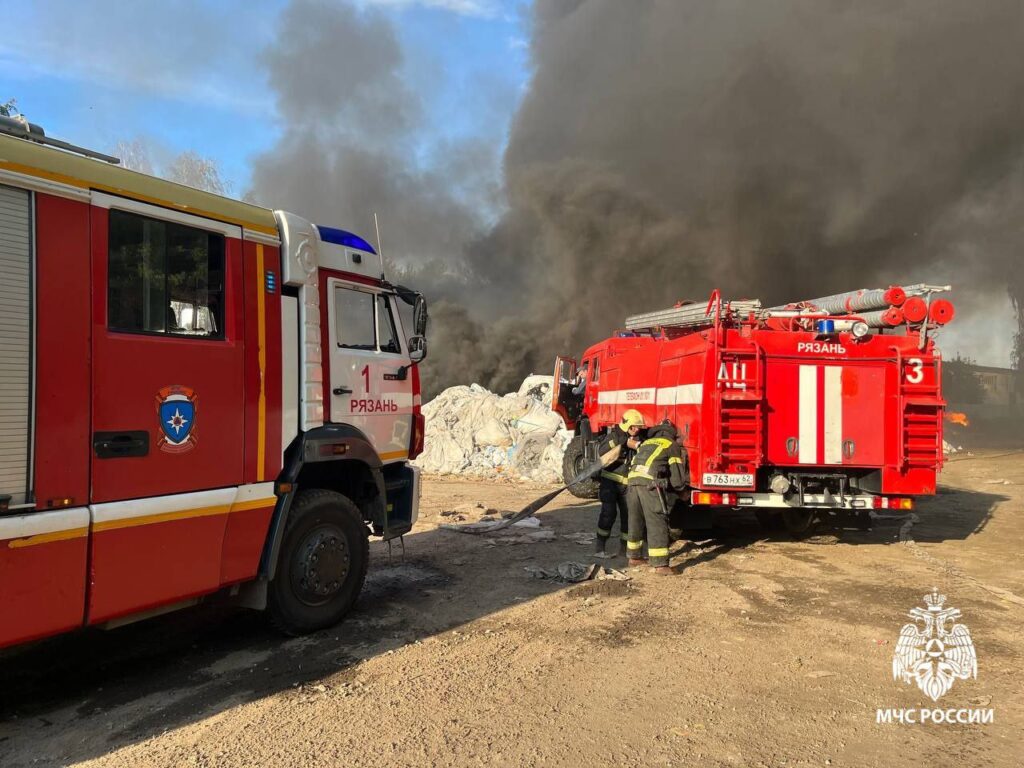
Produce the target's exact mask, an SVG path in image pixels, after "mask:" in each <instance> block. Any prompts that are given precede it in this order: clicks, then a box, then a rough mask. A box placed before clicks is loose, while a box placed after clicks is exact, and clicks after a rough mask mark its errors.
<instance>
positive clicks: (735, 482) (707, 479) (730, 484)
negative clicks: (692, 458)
mask: <svg viewBox="0 0 1024 768" xmlns="http://www.w3.org/2000/svg"><path fill="white" fill-rule="evenodd" d="M753 484H754V476H753V475H752V474H750V473H745V474H744V473H729V472H705V473H704V482H703V485H717V486H724V487H726V488H736V487H740V486H743V487H747V486H751V485H753Z"/></svg>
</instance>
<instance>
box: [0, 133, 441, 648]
mask: <svg viewBox="0 0 1024 768" xmlns="http://www.w3.org/2000/svg"><path fill="white" fill-rule="evenodd" d="M0 134H2V135H0V271H2V275H3V280H2V281H0V646H4V645H10V644H14V643H20V642H25V641H29V640H33V639H36V638H41V637H44V636H47V635H52V634H55V633H59V632H64V631H68V630H72V629H75V628H77V627H82V626H88V625H101V626H105V627H109V626H114V625H117V624H120V623H126V622H128V621H132V620H135V619H137V618H140V617H145V616H149V615H153V614H156V613H162V612H165V611H168V610H171V609H174V608H178V607H183V606H186V605H191V604H193V603H195V602H197V601H199V600H201V599H204V598H205V597H208V596H211V595H215V594H216V595H222V596H226V597H229V598H231V599H234V600H237V601H239V602H240V603H242V604H244V605H247V606H251V607H256V608H263V607H265V608H268V609H269V611H270V613H271V615H272V617H273V619H274V621H275V623H276V624H277V625H278V626H280V627H281V628H282V629H283V630H285V631H286V632H289V633H300V632H306V631H311V630H315V629H318V628H321V627H324V626H327V625H329V624H331V623H333V622H336V621H338V620H339V619H340V618H341V617H342V616H343V615H344V614H345V613H346V612H347V611H348V609H349V608H350V607H351V605H352V604H353V602H354V601H355V599H356V597H357V595H358V594H359V591H360V589H361V587H362V584H363V579H364V576H365V573H366V567H367V559H368V548H367V547H368V544H367V536H368V534H369V533H371V532H372V534H375V535H378V536H382V537H384V538H385V539H392V538H395V537H398V536H401V535H402V534H404V533H405V532H407V531H409V530H410V528H411V527H412V525H413V522H414V521H415V519H416V515H417V508H418V500H419V474H418V470H417V469H415V468H414V467H412V466H411V465H410V464H409V463H408V462H409V460H410V459H412V458H415V457H416V456H417V454H419V452H420V451H421V450H422V445H423V433H424V430H423V417H422V415H421V413H420V390H419V374H418V369H417V366H416V364H417V363H418V362H419V361H420V360H422V359H423V358H424V356H425V354H426V342H425V339H424V333H425V330H426V319H427V315H426V305H425V303H424V301H423V298H422V296H420V295H418V294H416V293H415V292H414V291H411V290H408V289H406V288H402V287H400V286H395V285H392V284H390V283H388V282H387V281H386V280H385V279H384V276H383V274H382V262H381V260H380V258H379V256H378V255H377V254H376V252H375V250H374V248H373V247H372V246H371V245H370V244H369V243H368V242H366V241H365V240H363V239H362V238H360V237H358V236H356V235H354V234H351V233H349V232H346V231H343V230H340V229H336V228H332V227H327V226H317V225H314V224H313V223H311V222H309V221H307V220H305V219H303V218H301V217H299V216H296V215H295V214H291V213H285V212H283V211H270V210H266V209H264V208H261V207H258V206H255V205H250V204H247V203H243V202H238V201H235V200H229V199H225V198H223V197H219V196H217V195H213V194H208V193H206V192H201V191H198V190H195V189H191V188H189V187H184V186H181V185H178V184H173V183H170V182H168V181H164V180H160V179H156V178H152V177H149V176H146V175H143V174H139V173H134V172H132V171H128V170H125V169H123V168H120V167H118V166H117V165H116V164H114V163H112V162H109V161H111V160H113V158H107V157H105V156H102V155H99V154H98V153H95V152H91V151H89V150H84V149H80V148H76V147H71V146H70V145H67V144H64V143H62V142H58V141H54V140H52V139H50V138H48V137H46V136H45V135H44V134H43V132H42V131H41V130H40V129H38V128H37V127H36V126H34V125H30V124H24V123H21V122H18V121H13V120H9V119H6V118H3V119H0ZM115 162H116V161H115ZM400 310H401V311H400ZM403 314H404V315H406V316H407V317H406V319H405V320H403V317H402V316H403ZM410 325H411V327H409V326H410Z"/></svg>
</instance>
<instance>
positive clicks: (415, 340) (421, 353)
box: [409, 335, 427, 363]
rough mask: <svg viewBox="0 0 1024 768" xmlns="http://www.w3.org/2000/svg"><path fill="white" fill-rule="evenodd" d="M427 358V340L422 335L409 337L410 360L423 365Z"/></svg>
mask: <svg viewBox="0 0 1024 768" xmlns="http://www.w3.org/2000/svg"><path fill="white" fill-rule="evenodd" d="M426 356H427V338H426V337H425V336H422V335H416V336H410V337H409V360H410V361H411V362H413V363H422V362H423V360H424V359H425V358H426Z"/></svg>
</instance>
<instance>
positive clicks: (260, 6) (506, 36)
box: [0, 0, 529, 196]
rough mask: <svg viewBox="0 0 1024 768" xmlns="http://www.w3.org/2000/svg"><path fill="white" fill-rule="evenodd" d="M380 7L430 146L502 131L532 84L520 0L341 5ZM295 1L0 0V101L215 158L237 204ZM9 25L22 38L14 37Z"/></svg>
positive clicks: (72, 132) (62, 126)
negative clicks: (266, 54) (270, 55)
mask: <svg viewBox="0 0 1024 768" xmlns="http://www.w3.org/2000/svg"><path fill="white" fill-rule="evenodd" d="M336 1H337V2H339V3H340V2H352V3H354V4H355V5H357V6H361V7H364V8H365V9H366V11H367V12H380V13H383V14H384V15H385V16H386V17H387V18H388V19H389V20H390V21H391V22H392V24H393V25H394V28H395V30H396V32H397V35H398V38H399V40H400V42H401V44H402V48H403V51H404V54H405V59H404V65H403V73H404V77H405V79H406V82H407V83H408V84H409V85H410V86H411V87H412V88H414V89H415V90H417V91H418V92H419V93H420V94H421V97H422V100H423V104H424V105H425V108H426V110H427V121H426V127H425V130H426V131H427V132H428V133H429V134H430V135H429V136H427V137H425V138H426V141H425V144H429V143H432V142H435V141H438V140H444V139H446V138H458V137H460V136H467V135H491V136H496V137H498V138H499V140H500V138H501V137H503V136H504V135H505V131H506V129H507V125H508V121H509V119H510V118H511V116H512V114H513V112H514V110H515V106H516V101H517V99H518V96H519V94H520V93H521V92H522V89H523V87H524V85H525V82H526V79H527V76H528V72H527V49H526V45H527V43H526V37H527V34H528V31H527V27H528V20H527V16H528V10H529V9H528V3H527V2H525V1H524V0H336ZM287 2H288V0H249V1H248V2H247V1H246V0H220V1H214V0H207V1H206V2H203V1H201V0H185V1H184V2H175V3H166V2H159V1H158V0H132V2H128V3H125V2H123V1H122V0H90V1H89V2H81V1H80V0H77V1H76V0H42V1H37V2H32V3H25V2H15V1H14V0H0V17H2V18H3V19H4V21H5V24H4V26H5V28H6V29H7V30H9V31H8V32H5V33H4V35H3V36H0V101H5V100H6V99H8V98H12V97H13V98H16V99H17V101H18V107H19V108H20V110H21V111H22V112H23V113H24V114H25V115H26V116H27V117H28V118H29V119H30V120H32V121H33V122H36V123H39V124H40V125H42V126H43V127H44V129H45V130H46V131H47V133H48V134H49V135H52V136H55V137H57V138H61V139H64V140H66V141H71V142H73V143H76V144H80V145H83V146H88V147H91V148H95V149H99V150H101V151H109V150H111V149H113V147H114V145H115V144H116V143H117V142H118V141H128V140H132V139H135V138H139V137H141V138H143V139H145V140H146V141H147V142H149V143H151V144H152V145H153V146H154V147H156V148H157V151H158V152H160V151H162V152H166V153H167V154H168V155H172V154H177V153H179V152H181V151H184V150H194V151H196V152H198V153H199V154H201V155H204V156H207V157H211V158H213V159H215V160H217V161H218V162H219V163H220V166H221V168H222V170H223V172H224V175H225V177H226V179H227V180H228V182H229V183H230V185H231V192H232V194H233V195H235V196H240V195H241V194H243V193H244V192H245V191H246V188H247V186H248V181H249V165H250V160H251V158H252V157H253V156H254V155H256V154H257V153H259V152H262V151H265V150H267V149H269V148H271V147H272V146H273V145H274V143H275V141H276V140H277V138H278V137H279V136H280V132H281V126H282V125H283V123H282V121H283V120H286V119H287V116H286V115H280V114H278V113H277V110H276V105H275V101H274V97H273V93H272V92H271V91H270V89H269V87H268V85H267V77H266V72H265V68H264V67H263V65H262V63H261V53H262V52H263V51H264V50H265V49H266V47H267V46H268V45H269V44H270V43H271V42H272V41H273V40H274V35H275V33H276V32H277V31H278V20H279V17H280V14H281V11H282V10H283V9H284V8H285V7H286V6H287ZM10 30H17V33H16V34H11V33H10Z"/></svg>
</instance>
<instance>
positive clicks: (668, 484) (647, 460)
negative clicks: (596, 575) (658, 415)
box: [626, 420, 686, 574]
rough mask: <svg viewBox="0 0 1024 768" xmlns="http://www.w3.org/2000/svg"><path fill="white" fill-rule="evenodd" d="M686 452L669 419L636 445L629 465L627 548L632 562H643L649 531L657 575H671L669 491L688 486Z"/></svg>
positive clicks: (650, 552) (649, 550)
mask: <svg viewBox="0 0 1024 768" xmlns="http://www.w3.org/2000/svg"><path fill="white" fill-rule="evenodd" d="M684 469H685V467H684V464H683V453H682V449H681V448H680V445H679V442H678V432H677V431H676V428H675V427H674V426H673V425H672V423H671V422H670V421H668V420H665V421H663V422H662V423H661V424H657V425H656V426H654V427H652V428H651V430H650V432H649V434H648V436H647V439H646V440H644V442H642V443H641V444H640V447H639V448H637V451H636V455H635V456H634V457H633V463H632V465H631V466H630V468H629V475H628V485H629V496H628V503H629V536H628V537H627V541H626V551H627V554H628V555H629V564H630V565H643V563H644V560H643V547H644V533H645V532H646V534H647V556H648V562H649V563H650V565H651V567H652V568H653V569H654V572H655V573H658V574H670V573H672V569H671V568H669V566H668V544H669V525H668V513H669V509H670V508H671V506H672V505H671V503H670V502H669V501H668V500H666V491H667V490H669V489H671V490H672V491H674V492H679V491H682V490H683V489H684V488H685V486H686V479H685V477H686V476H685V474H684ZM670 498H674V496H673V497H670Z"/></svg>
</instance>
